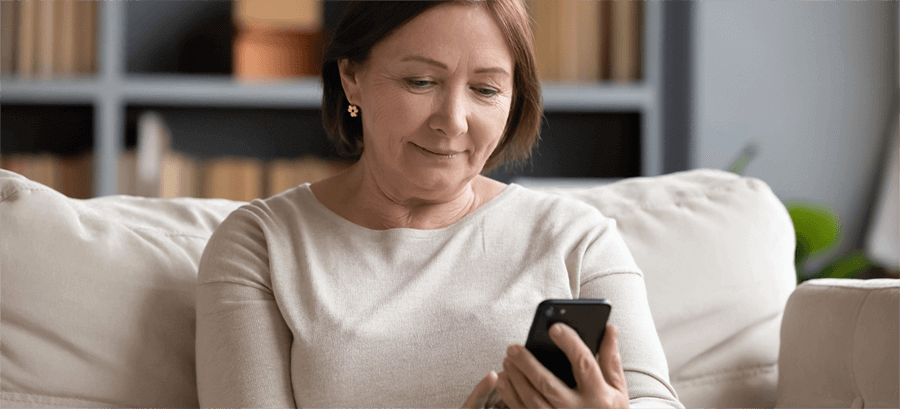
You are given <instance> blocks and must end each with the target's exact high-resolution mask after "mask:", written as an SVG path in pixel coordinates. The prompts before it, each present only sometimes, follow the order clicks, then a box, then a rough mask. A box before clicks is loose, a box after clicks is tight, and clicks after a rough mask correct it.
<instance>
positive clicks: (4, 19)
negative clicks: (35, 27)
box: [0, 1, 19, 76]
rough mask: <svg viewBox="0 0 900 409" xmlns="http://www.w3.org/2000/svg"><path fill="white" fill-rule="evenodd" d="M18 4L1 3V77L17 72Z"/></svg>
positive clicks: (12, 2)
mask: <svg viewBox="0 0 900 409" xmlns="http://www.w3.org/2000/svg"><path fill="white" fill-rule="evenodd" d="M18 14H19V10H18V4H16V2H14V1H0V75H3V76H7V75H12V74H13V73H14V72H15V71H16V41H17V40H18V37H19V36H18V35H17V34H18V33H17V31H19V28H18V21H17V20H18V19H17V15H18Z"/></svg>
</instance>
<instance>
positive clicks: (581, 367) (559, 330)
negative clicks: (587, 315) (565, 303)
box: [550, 322, 606, 392]
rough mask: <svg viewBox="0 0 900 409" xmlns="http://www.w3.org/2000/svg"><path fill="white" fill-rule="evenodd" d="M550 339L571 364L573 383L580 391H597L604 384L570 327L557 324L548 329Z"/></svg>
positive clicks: (593, 361)
mask: <svg viewBox="0 0 900 409" xmlns="http://www.w3.org/2000/svg"><path fill="white" fill-rule="evenodd" d="M550 339H552V340H553V342H554V343H555V344H556V346H558V347H559V349H561V350H562V351H563V353H564V354H566V357H567V358H569V362H570V363H571V364H572V373H573V374H574V375H575V382H576V383H577V384H578V388H577V389H579V390H581V391H584V390H587V391H591V392H596V391H598V388H599V387H601V386H602V385H603V384H605V383H606V380H605V379H604V378H603V373H602V372H601V371H600V365H599V364H598V363H597V360H596V358H595V357H594V355H593V354H592V353H591V350H590V349H589V348H588V347H587V345H585V344H584V341H582V340H581V337H580V336H578V333H577V332H575V330H574V329H572V327H570V326H568V325H566V324H563V323H561V322H558V323H556V324H553V326H551V327H550Z"/></svg>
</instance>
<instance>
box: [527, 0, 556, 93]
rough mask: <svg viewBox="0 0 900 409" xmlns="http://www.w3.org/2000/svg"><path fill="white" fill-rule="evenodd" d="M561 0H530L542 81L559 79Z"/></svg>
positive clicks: (535, 51) (537, 59)
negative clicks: (558, 46) (558, 48)
mask: <svg viewBox="0 0 900 409" xmlns="http://www.w3.org/2000/svg"><path fill="white" fill-rule="evenodd" d="M560 2H561V0H529V1H528V3H527V8H528V13H529V15H530V16H531V19H532V24H533V25H532V31H533V32H534V59H535V64H536V65H537V71H538V77H539V78H540V79H541V81H556V80H559V64H558V61H559V53H558V50H557V45H558V44H559V5H558V3H560Z"/></svg>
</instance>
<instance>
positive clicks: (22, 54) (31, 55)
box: [0, 0, 98, 79]
mask: <svg viewBox="0 0 900 409" xmlns="http://www.w3.org/2000/svg"><path fill="white" fill-rule="evenodd" d="M97 5H98V3H97V2H95V1H74V0H66V1H62V0H60V1H49V0H48V1H41V0H17V1H12V0H4V1H0V74H2V75H3V76H9V75H17V76H18V77H19V78H23V79H31V78H41V79H49V78H57V77H74V76H83V75H90V74H93V73H94V72H95V71H96V69H97V12H98V10H97Z"/></svg>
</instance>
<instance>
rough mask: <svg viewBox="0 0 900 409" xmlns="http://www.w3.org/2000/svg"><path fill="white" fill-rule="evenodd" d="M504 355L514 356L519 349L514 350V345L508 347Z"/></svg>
mask: <svg viewBox="0 0 900 409" xmlns="http://www.w3.org/2000/svg"><path fill="white" fill-rule="evenodd" d="M506 353H507V354H508V355H509V356H516V355H517V354H518V353H519V348H516V346H515V345H510V346H509V348H506Z"/></svg>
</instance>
